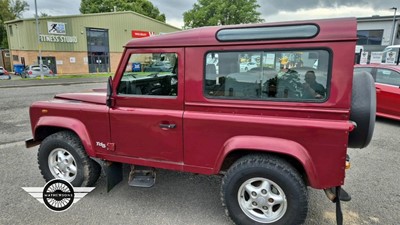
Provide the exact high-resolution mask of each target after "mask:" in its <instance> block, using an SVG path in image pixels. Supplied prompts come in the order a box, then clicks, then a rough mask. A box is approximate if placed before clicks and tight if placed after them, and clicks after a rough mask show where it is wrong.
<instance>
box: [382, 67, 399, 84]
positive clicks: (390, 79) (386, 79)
mask: <svg viewBox="0 0 400 225" xmlns="http://www.w3.org/2000/svg"><path fill="white" fill-rule="evenodd" d="M376 82H377V83H382V84H389V85H394V86H400V73H398V72H396V71H393V70H389V69H377V71H376Z"/></svg>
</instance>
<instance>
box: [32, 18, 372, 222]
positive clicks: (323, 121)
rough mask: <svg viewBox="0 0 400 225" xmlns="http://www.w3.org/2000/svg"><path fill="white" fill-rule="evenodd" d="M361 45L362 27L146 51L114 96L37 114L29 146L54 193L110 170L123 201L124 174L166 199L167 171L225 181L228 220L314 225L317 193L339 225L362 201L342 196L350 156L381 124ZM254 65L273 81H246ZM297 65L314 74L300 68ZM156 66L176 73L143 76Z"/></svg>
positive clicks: (343, 23)
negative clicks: (159, 183) (312, 202)
mask: <svg viewBox="0 0 400 225" xmlns="http://www.w3.org/2000/svg"><path fill="white" fill-rule="evenodd" d="M356 41H357V21H356V19H355V18H343V19H330V20H329V19H328V20H313V21H294V22H284V23H274V24H255V25H235V26H215V27H203V28H198V29H192V30H186V31H182V32H176V33H171V34H164V35H159V36H154V37H148V38H138V39H134V40H132V41H130V42H129V43H127V45H126V46H125V51H124V53H123V55H122V58H121V61H120V64H119V67H118V69H117V71H116V73H115V75H114V77H113V78H111V77H110V78H109V80H108V83H107V92H106V93H102V92H94V93H65V94H58V95H57V96H55V99H53V100H50V101H49V100H46V101H39V102H35V103H33V104H32V106H31V107H30V121H31V128H32V135H33V137H32V139H30V140H27V141H26V146H27V147H32V146H34V145H37V144H40V147H39V150H38V164H39V169H40V171H41V173H42V175H43V177H44V179H45V180H47V181H51V180H53V179H54V178H58V179H63V180H66V181H68V182H70V183H71V184H72V185H73V186H89V187H90V186H93V185H94V184H95V183H96V181H97V179H98V178H99V176H100V172H101V169H103V171H104V172H105V174H106V176H105V179H107V188H108V190H110V189H111V188H112V187H113V186H115V185H116V184H117V183H118V182H120V181H121V180H122V179H123V174H124V173H123V169H124V168H126V169H127V167H123V166H122V164H128V165H129V166H130V173H129V174H130V175H129V177H128V183H129V185H131V186H134V187H151V186H153V185H155V178H156V172H157V171H156V168H161V169H170V170H176V171H183V172H192V173H199V174H204V175H220V176H221V179H222V181H221V199H222V202H223V205H224V206H225V209H226V212H227V213H228V214H229V215H230V217H231V218H232V219H233V221H234V222H235V223H236V224H245V225H248V224H270V225H277V224H288V225H289V224H303V223H304V222H305V219H306V217H307V211H308V201H309V200H308V194H307V191H308V188H307V187H308V186H310V187H312V188H316V189H321V190H324V191H325V193H326V195H327V197H328V198H329V200H331V201H334V202H335V203H336V204H337V209H338V210H337V213H338V218H339V219H340V217H341V216H342V215H341V211H340V201H349V200H350V196H349V195H348V194H347V193H346V192H345V191H343V189H341V186H342V185H343V184H344V181H345V174H346V172H345V169H346V167H347V168H349V161H348V160H349V158H348V157H347V155H346V154H347V151H348V147H351V148H364V147H366V146H367V145H368V144H369V142H370V141H371V138H372V134H373V130H374V123H375V109H376V104H375V96H376V94H375V85H374V80H373V79H372V77H371V76H369V74H368V73H355V74H354V75H353V69H354V67H353V60H354V54H353V55H352V54H348V52H354V48H355V45H356ZM246 58H255V59H258V58H259V59H260V60H259V62H258V63H259V66H258V67H260V68H259V69H257V70H255V71H254V70H253V71H251V70H249V71H241V70H240V68H241V67H240V66H241V65H240V64H241V63H240V62H242V61H243V60H241V59H246ZM282 59H287V60H282ZM296 59H298V60H297V61H302V62H303V63H302V65H301V67H294V66H291V65H295V60H296ZM149 60H157V61H160V62H164V65H165V64H166V62H169V64H170V65H171V66H172V70H169V71H162V72H160V73H159V72H155V71H153V72H155V73H151V74H149V73H148V72H141V71H132V65H133V64H134V63H140V64H141V65H145V63H148V62H149ZM217 61H218V63H216V62H217ZM256 61H257V60H256ZM292 61H293V62H292ZM316 62H318V63H316ZM266 68H267V69H266ZM366 74H367V75H366ZM356 125H357V126H356ZM148 197H149V199H150V198H151V196H150V193H148ZM133 198H134V197H133ZM166 200H168V199H167V198H166ZM181 200H182V201H184V200H185V199H184V198H182V199H181ZM200 213H201V212H200ZM205 216H206V215H205ZM338 222H340V221H339V220H338Z"/></svg>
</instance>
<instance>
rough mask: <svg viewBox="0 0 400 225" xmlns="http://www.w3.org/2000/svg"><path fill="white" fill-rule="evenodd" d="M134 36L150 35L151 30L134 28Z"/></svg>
mask: <svg viewBox="0 0 400 225" xmlns="http://www.w3.org/2000/svg"><path fill="white" fill-rule="evenodd" d="M132 37H133V38H143V37H150V32H148V31H142V30H132Z"/></svg>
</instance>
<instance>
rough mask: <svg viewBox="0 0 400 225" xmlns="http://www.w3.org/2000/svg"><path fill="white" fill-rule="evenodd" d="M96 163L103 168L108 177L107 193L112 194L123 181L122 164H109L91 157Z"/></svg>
mask: <svg viewBox="0 0 400 225" xmlns="http://www.w3.org/2000/svg"><path fill="white" fill-rule="evenodd" d="M91 159H93V160H94V161H96V162H97V163H98V164H99V165H100V166H101V168H102V170H103V172H104V174H105V175H106V181H107V192H110V191H111V189H113V188H114V187H115V186H116V185H117V184H119V183H120V182H121V181H122V180H123V170H122V163H118V162H107V161H103V160H101V159H98V158H93V157H91Z"/></svg>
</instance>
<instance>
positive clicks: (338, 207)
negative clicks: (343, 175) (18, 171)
mask: <svg viewBox="0 0 400 225" xmlns="http://www.w3.org/2000/svg"><path fill="white" fill-rule="evenodd" d="M340 190H341V187H340V186H337V187H336V199H335V203H336V223H337V225H343V212H342V207H341V205H340Z"/></svg>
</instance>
